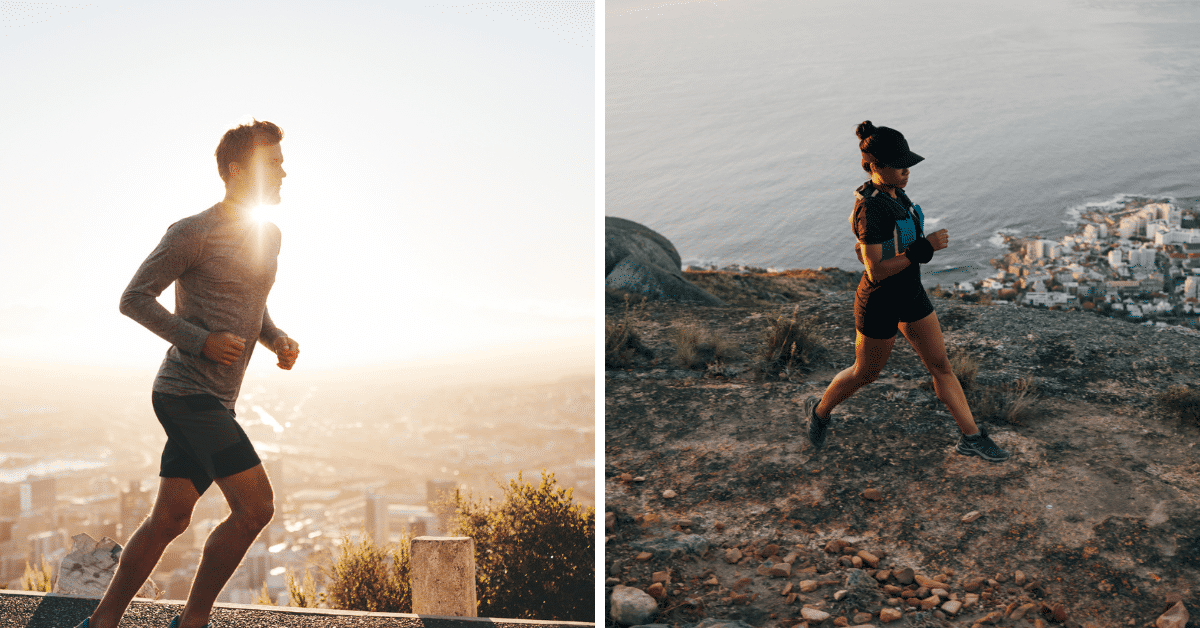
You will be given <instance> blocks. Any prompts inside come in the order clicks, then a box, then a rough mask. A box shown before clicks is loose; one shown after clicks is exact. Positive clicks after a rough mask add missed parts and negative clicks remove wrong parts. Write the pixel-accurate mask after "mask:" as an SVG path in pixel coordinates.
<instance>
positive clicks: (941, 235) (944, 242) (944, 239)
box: [925, 229, 950, 251]
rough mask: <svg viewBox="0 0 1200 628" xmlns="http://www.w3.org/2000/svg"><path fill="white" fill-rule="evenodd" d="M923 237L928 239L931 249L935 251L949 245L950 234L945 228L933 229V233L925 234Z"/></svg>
mask: <svg viewBox="0 0 1200 628" xmlns="http://www.w3.org/2000/svg"><path fill="white" fill-rule="evenodd" d="M925 239H926V240H929V243H930V244H932V245H933V250H935V251H940V250H942V249H944V248H946V247H948V246H950V234H949V233H948V232H947V231H946V230H945V229H941V230H939V231H934V232H933V233H931V234H929V235H927V236H925Z"/></svg>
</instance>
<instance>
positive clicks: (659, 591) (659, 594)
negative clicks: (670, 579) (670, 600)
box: [646, 582, 667, 601]
mask: <svg viewBox="0 0 1200 628" xmlns="http://www.w3.org/2000/svg"><path fill="white" fill-rule="evenodd" d="M646 593H648V594H649V595H650V597H652V598H654V599H656V600H660V601H661V600H662V599H663V598H665V597H667V590H666V589H665V588H664V587H663V585H662V583H661V582H655V583H654V584H652V585H650V586H648V587H646Z"/></svg>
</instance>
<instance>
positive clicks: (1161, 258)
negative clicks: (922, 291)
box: [934, 199, 1200, 328]
mask: <svg viewBox="0 0 1200 628" xmlns="http://www.w3.org/2000/svg"><path fill="white" fill-rule="evenodd" d="M1078 225H1079V228H1078V229H1077V230H1076V232H1075V233H1073V234H1071V235H1068V236H1065V237H1063V238H1062V239H1060V240H1058V241H1053V240H1045V239H1041V238H1036V237H1035V238H1019V237H1014V236H1003V237H1004V241H1005V243H1006V244H1007V245H1008V248H1009V253H1008V254H1006V255H1005V256H1003V257H1000V258H997V259H994V260H992V265H993V266H994V267H996V269H997V272H996V274H995V275H994V276H993V277H988V278H986V279H983V280H982V281H975V282H970V281H964V282H961V283H958V284H953V285H951V286H947V287H942V286H939V287H938V288H935V289H934V292H938V291H939V289H940V291H942V292H952V293H955V294H957V295H958V296H960V297H962V298H964V299H967V300H986V301H990V302H992V303H1016V304H1023V305H1029V306H1039V307H1049V308H1055V309H1078V310H1089V311H1095V312H1098V313H1102V314H1107V315H1111V316H1119V317H1127V318H1128V319H1130V320H1135V321H1142V322H1143V323H1144V324H1147V325H1156V326H1159V327H1167V326H1176V327H1183V328H1195V327H1197V326H1198V321H1197V315H1198V314H1200V301H1198V300H1197V297H1200V222H1198V221H1197V218H1196V213H1195V212H1194V210H1186V211H1185V210H1183V209H1181V208H1180V207H1178V206H1176V205H1175V204H1172V203H1167V202H1151V201H1148V200H1146V199H1139V200H1133V201H1129V202H1127V203H1125V204H1124V205H1123V206H1122V207H1120V208H1117V209H1115V210H1113V211H1100V210H1091V211H1087V212H1085V213H1083V214H1082V215H1081V216H1080V219H1079V221H1078Z"/></svg>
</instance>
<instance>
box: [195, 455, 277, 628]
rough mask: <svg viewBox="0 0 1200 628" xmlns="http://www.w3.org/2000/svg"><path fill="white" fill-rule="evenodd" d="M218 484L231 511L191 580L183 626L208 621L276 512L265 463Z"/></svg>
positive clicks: (207, 544)
mask: <svg viewBox="0 0 1200 628" xmlns="http://www.w3.org/2000/svg"><path fill="white" fill-rule="evenodd" d="M215 482H216V483H217V486H219V487H221V492H222V493H224V494H225V500H226V501H227V502H229V509H230V511H231V512H230V514H229V516H228V517H227V518H226V519H225V520H224V521H222V522H221V523H220V524H219V525H217V527H216V528H213V531H212V533H211V534H209V535H208V540H207V541H205V542H204V554H203V556H202V557H201V558H200V568H199V569H198V570H197V571H196V579H195V580H193V581H192V590H191V592H190V593H188V599H187V605H185V606H184V607H183V614H182V616H181V617H180V620H179V626H180V628H200V627H201V626H203V625H204V624H206V623H208V617H209V615H210V614H211V613H212V607H213V603H214V602H216V600H217V595H219V594H220V593H221V589H222V588H223V587H224V586H225V583H226V582H229V578H230V576H232V575H233V572H234V570H235V569H237V566H238V564H239V563H241V562H242V557H244V556H245V555H246V550H248V549H250V545H251V544H252V543H254V539H255V538H257V537H258V533H259V532H261V531H262V529H263V528H265V527H267V524H268V523H270V522H271V517H272V516H274V514H275V505H274V499H275V494H274V493H273V492H272V490H271V482H270V480H268V479H267V473H266V471H264V470H263V466H262V465H261V464H260V465H257V466H255V467H254V468H251V469H247V470H245V471H242V472H241V473H236V474H234V475H231V476H229V477H224V478H217V479H216V480H215Z"/></svg>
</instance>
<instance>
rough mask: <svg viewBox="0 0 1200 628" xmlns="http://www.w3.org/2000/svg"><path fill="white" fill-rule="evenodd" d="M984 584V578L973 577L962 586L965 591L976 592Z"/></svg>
mask: <svg viewBox="0 0 1200 628" xmlns="http://www.w3.org/2000/svg"><path fill="white" fill-rule="evenodd" d="M982 586H983V581H982V580H980V579H979V578H972V579H970V580H967V581H966V582H964V583H963V585H962V588H963V590H964V591H971V592H974V591H978V590H979V589H980V587H982Z"/></svg>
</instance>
